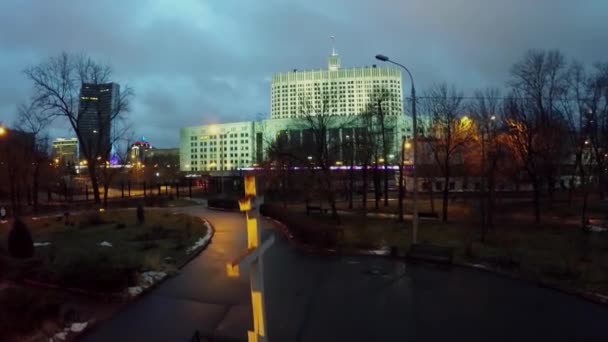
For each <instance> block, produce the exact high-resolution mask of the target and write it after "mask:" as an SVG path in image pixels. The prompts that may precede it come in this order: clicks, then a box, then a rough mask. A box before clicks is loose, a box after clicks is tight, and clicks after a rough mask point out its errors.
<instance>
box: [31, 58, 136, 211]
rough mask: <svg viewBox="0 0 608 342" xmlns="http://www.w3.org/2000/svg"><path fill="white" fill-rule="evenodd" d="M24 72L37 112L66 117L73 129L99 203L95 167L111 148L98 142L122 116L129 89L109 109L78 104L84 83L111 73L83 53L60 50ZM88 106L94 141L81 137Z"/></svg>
mask: <svg viewBox="0 0 608 342" xmlns="http://www.w3.org/2000/svg"><path fill="white" fill-rule="evenodd" d="M24 73H25V75H26V77H27V78H28V79H30V80H31V81H32V82H33V84H34V91H35V95H34V100H35V103H36V104H37V105H38V106H39V109H40V113H41V114H42V115H44V116H45V117H47V118H49V119H55V118H61V119H62V120H66V121H67V122H68V123H69V124H70V126H71V127H72V129H73V130H74V133H75V134H76V137H77V138H78V140H79V142H80V152H81V153H82V154H83V155H84V157H85V159H86V160H87V165H88V171H89V177H90V180H91V184H92V187H93V194H94V197H95V202H96V203H100V202H101V198H100V193H99V183H98V178H97V169H98V166H99V165H103V164H105V162H106V161H108V155H109V153H110V149H111V147H108V146H106V145H105V144H102V143H101V140H102V139H103V137H106V136H108V135H109V134H110V132H107V127H112V125H113V123H115V122H117V121H118V120H120V119H121V118H123V117H124V116H125V115H126V113H127V112H128V111H129V100H130V99H131V97H132V95H133V92H132V90H131V89H130V88H129V87H126V88H125V89H123V90H122V92H121V93H120V96H119V98H118V99H116V101H115V103H114V106H110V107H111V109H109V108H102V106H101V105H100V104H99V101H97V102H95V101H85V102H84V103H85V105H81V101H80V97H81V96H80V94H81V88H82V86H83V85H84V84H93V85H99V84H105V83H108V82H110V80H111V75H112V72H111V68H110V67H109V66H107V65H102V64H99V63H97V62H96V61H94V60H92V59H91V58H90V57H87V56H86V55H84V54H80V55H73V54H67V53H62V54H61V55H59V56H57V57H51V58H49V60H47V61H45V62H43V63H40V64H38V65H36V66H33V67H30V68H27V69H26V70H25V71H24ZM95 103H96V104H95ZM88 106H95V107H96V108H94V109H93V110H95V111H96V112H97V120H96V124H97V125H98V134H97V137H98V139H97V140H98V141H97V143H91V142H89V141H88V140H87V139H85V133H84V132H83V131H82V127H81V121H82V120H83V119H84V116H85V113H87V112H88V111H90V110H91V108H87V107H88ZM108 109H109V110H110V111H111V112H110V113H108V114H109V115H102V111H106V110H108Z"/></svg>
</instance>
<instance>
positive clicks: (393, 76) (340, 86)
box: [270, 51, 403, 119]
mask: <svg viewBox="0 0 608 342" xmlns="http://www.w3.org/2000/svg"><path fill="white" fill-rule="evenodd" d="M380 89H386V90H388V91H390V92H391V93H392V94H393V96H391V98H390V99H389V100H388V101H387V103H386V105H387V108H390V113H388V114H389V115H395V116H396V115H402V114H403V103H402V98H403V93H402V89H401V70H400V69H397V68H393V67H377V66H376V65H372V66H369V67H362V68H347V69H341V68H340V58H339V56H338V54H337V53H336V52H335V51H333V52H332V54H331V55H330V56H329V61H328V68H327V69H326V70H309V71H299V70H297V69H296V70H293V71H291V72H285V73H278V74H275V75H274V76H273V77H272V84H271V95H270V96H271V99H270V103H271V105H270V118H271V119H288V118H296V117H298V116H301V115H302V113H305V112H307V111H309V110H310V108H306V104H305V103H306V102H310V101H321V100H322V99H323V98H324V97H325V98H327V97H333V101H332V106H331V108H330V109H329V110H328V111H329V113H323V114H331V115H355V114H359V113H361V112H363V111H365V109H366V107H367V105H368V103H369V101H370V98H372V96H373V94H374V92H375V91H378V90H380Z"/></svg>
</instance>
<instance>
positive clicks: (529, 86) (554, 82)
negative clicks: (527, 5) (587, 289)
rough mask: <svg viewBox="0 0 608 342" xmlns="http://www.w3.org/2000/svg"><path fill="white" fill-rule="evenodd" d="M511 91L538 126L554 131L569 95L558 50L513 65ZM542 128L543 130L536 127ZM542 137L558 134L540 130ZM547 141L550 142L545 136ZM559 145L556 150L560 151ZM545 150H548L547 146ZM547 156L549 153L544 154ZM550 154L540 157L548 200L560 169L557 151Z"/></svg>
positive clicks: (530, 54) (538, 52)
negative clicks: (566, 96)
mask: <svg viewBox="0 0 608 342" xmlns="http://www.w3.org/2000/svg"><path fill="white" fill-rule="evenodd" d="M511 76H512V79H511V82H510V84H511V87H512V88H513V89H514V90H516V91H517V94H518V95H519V96H521V97H525V98H526V105H527V106H529V107H530V108H529V110H531V111H532V112H533V114H534V116H535V118H536V120H537V121H539V122H538V123H539V124H541V125H542V124H544V123H545V122H551V123H557V124H558V125H554V126H553V128H558V127H559V126H560V125H561V124H563V123H564V122H563V113H562V111H561V110H560V101H561V99H562V97H563V96H564V94H565V93H567V91H568V70H567V64H566V61H565V58H564V56H563V55H562V54H561V52H559V51H558V50H551V51H542V50H530V51H528V52H527V53H526V54H525V55H524V57H523V59H522V60H520V61H519V62H517V63H515V64H514V65H513V67H512V68H511ZM539 128H543V127H539ZM543 131H544V132H543V135H544V136H547V135H554V134H552V133H560V132H558V131H555V130H554V131H551V130H547V129H546V127H545V128H543ZM547 138H549V137H548V136H547ZM559 146H561V145H558V146H555V147H559ZM547 147H548V146H547ZM545 152H549V151H545ZM551 152H553V153H549V154H543V155H541V156H540V157H541V158H543V159H544V160H543V162H542V164H543V169H544V170H543V173H544V174H543V178H544V179H543V181H545V182H546V184H547V190H548V191H549V196H550V198H553V192H554V187H555V183H556V180H557V179H558V178H559V173H560V172H559V167H560V166H561V162H562V159H561V157H562V156H561V155H560V153H562V152H563V149H562V150H559V149H554V150H553V151H551Z"/></svg>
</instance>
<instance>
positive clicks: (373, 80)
mask: <svg viewBox="0 0 608 342" xmlns="http://www.w3.org/2000/svg"><path fill="white" fill-rule="evenodd" d="M378 89H387V90H389V91H390V92H391V94H392V98H391V99H390V100H389V101H387V102H386V105H387V108H389V109H390V112H389V113H387V114H388V115H389V116H390V117H391V118H392V119H393V120H395V122H396V126H395V127H396V129H395V130H394V131H393V134H394V137H393V138H392V141H393V142H394V144H395V151H398V146H399V144H400V142H401V137H402V136H403V135H408V136H409V135H410V134H411V128H410V125H407V124H406V119H405V117H404V115H403V92H402V87H401V70H400V69H397V68H393V67H377V66H376V65H373V66H369V67H361V68H347V69H342V68H340V58H339V56H338V54H337V53H336V52H335V50H333V51H332V53H331V54H330V55H329V61H328V68H327V69H326V70H309V71H299V70H293V71H290V72H285V73H278V74H275V75H274V76H273V77H272V83H271V101H270V104H271V109H270V119H266V120H260V121H250V122H235V123H223V124H211V125H201V126H192V127H184V128H182V129H181V130H180V170H181V171H186V172H187V171H193V172H208V171H233V170H240V169H245V168H250V167H254V166H257V163H259V162H260V161H261V159H262V158H264V157H265V155H264V151H265V150H266V147H267V146H268V144H269V143H270V142H271V141H272V140H274V139H275V138H276V137H277V135H278V134H279V132H282V131H290V130H294V126H293V125H294V122H295V121H297V120H298V117H299V116H301V115H302V113H303V111H304V110H305V109H304V108H302V107H303V106H302V104H303V103H305V101H309V103H311V102H314V101H320V100H321V97H322V96H327V95H326V94H331V96H335V97H334V99H335V103H333V104H332V106H331V112H330V113H326V114H331V115H337V116H342V117H345V118H346V117H352V116H353V115H358V114H360V113H361V112H363V111H364V110H365V108H366V106H367V105H368V103H369V101H370V98H371V96H372V94H373V92H374V91H375V90H378ZM303 99H305V101H303ZM336 134H337V135H338V136H339V137H340V139H344V137H348V134H349V133H347V132H346V131H344V132H343V130H342V129H339V130H338V132H336ZM290 136H297V137H298V139H300V138H299V137H301V136H302V134H301V133H297V134H296V135H290ZM302 139H303V138H302Z"/></svg>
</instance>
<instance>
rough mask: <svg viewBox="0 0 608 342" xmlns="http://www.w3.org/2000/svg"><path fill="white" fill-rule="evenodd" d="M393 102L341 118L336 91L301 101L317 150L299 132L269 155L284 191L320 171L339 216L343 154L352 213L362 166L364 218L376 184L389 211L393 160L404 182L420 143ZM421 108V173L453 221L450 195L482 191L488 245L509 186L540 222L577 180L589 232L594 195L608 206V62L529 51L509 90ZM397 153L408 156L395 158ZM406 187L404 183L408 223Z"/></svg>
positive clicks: (438, 99)
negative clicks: (456, 188) (411, 139)
mask: <svg viewBox="0 0 608 342" xmlns="http://www.w3.org/2000/svg"><path fill="white" fill-rule="evenodd" d="M394 97H395V94H393V93H391V92H390V91H389V90H387V89H384V88H379V89H375V90H374V92H373V94H372V95H371V97H370V100H369V103H368V106H367V108H366V109H365V110H364V111H363V112H362V113H353V114H357V115H353V116H352V117H350V118H344V117H338V116H335V115H332V113H333V108H335V107H336V106H337V105H338V103H339V101H340V100H341V98H340V96H339V95H338V93H337V92H332V91H331V89H330V91H321V90H320V89H317V90H316V92H315V94H312V95H311V96H301V101H300V106H299V109H300V111H299V119H298V120H295V122H296V123H294V125H293V127H292V128H293V129H297V130H301V131H306V132H308V134H309V135H310V137H311V144H312V148H311V149H306V148H302V146H303V145H302V143H303V142H302V143H298V144H295V145H294V144H293V143H292V141H291V140H292V139H290V137H289V134H290V133H289V132H285V133H284V134H283V135H280V137H282V138H280V139H277V140H275V141H273V142H271V143H270V148H269V149H268V155H267V157H268V158H267V159H268V163H269V165H272V166H274V168H273V170H275V174H276V176H277V177H275V178H276V180H277V181H279V182H281V184H282V188H283V189H288V188H289V184H287V183H289V179H290V177H289V173H290V172H291V171H290V170H291V169H292V167H293V166H298V165H314V168H313V167H311V172H316V173H317V174H315V177H312V176H311V177H310V180H315V181H318V184H317V186H316V188H317V189H318V190H319V193H320V194H321V195H322V197H323V198H324V199H325V200H327V202H328V203H329V205H330V206H331V208H332V212H333V214H334V216H336V217H337V213H336V209H335V208H336V205H335V201H336V198H335V190H336V180H335V179H334V178H335V177H336V173H332V172H330V168H331V166H333V165H335V162H336V160H338V158H337V157H335V156H334V155H332V153H331V152H332V150H341V151H342V156H341V158H340V159H339V160H340V161H341V162H343V163H346V164H345V165H350V170H349V171H350V172H349V181H348V182H347V183H348V184H349V186H348V188H349V191H350V196H348V201H349V206H351V207H352V198H353V196H352V193H353V192H354V190H355V186H354V183H355V182H354V181H353V179H354V178H355V177H354V176H353V169H354V166H355V165H357V166H361V167H362V168H361V172H360V173H359V174H358V176H359V179H360V181H361V182H362V183H363V189H364V190H363V191H362V193H361V194H362V198H361V200H362V207H363V209H364V211H365V210H366V208H367V191H366V190H367V188H368V183H371V184H373V188H374V194H375V199H376V202H375V203H376V208H377V207H378V206H379V205H380V203H381V197H380V194H381V193H383V195H384V205H388V192H389V191H388V184H389V177H390V175H391V172H389V170H388V169H387V165H389V158H390V156H393V157H394V156H397V158H395V160H394V162H393V164H397V163H398V164H400V165H401V168H400V171H399V172H400V174H401V178H400V179H403V178H404V177H403V174H404V173H406V172H405V171H404V170H403V168H404V167H403V161H405V159H406V158H405V153H403V152H404V150H403V148H404V146H405V142H406V134H407V135H408V136H409V135H410V134H411V133H405V131H399V132H396V133H397V134H395V129H397V127H398V125H397V121H396V120H395V116H394V115H392V113H393V112H392V111H391V108H390V106H391V105H392V104H393V103H395V102H394V101H393V100H394ZM418 105H419V107H420V108H421V110H420V112H421V114H420V117H419V120H420V123H419V126H420V135H419V136H420V140H419V141H418V142H417V143H418V145H419V146H418V148H419V151H421V152H420V153H419V161H418V164H419V165H420V166H419V167H420V170H419V172H423V173H422V174H421V178H422V179H423V180H424V181H425V183H427V185H426V186H427V187H429V188H431V187H432V181H433V180H435V179H436V178H439V179H440V180H441V182H438V183H441V186H442V189H440V191H441V193H442V196H441V197H442V198H441V200H442V206H441V218H442V219H443V220H444V221H447V220H448V204H449V197H450V191H451V189H450V188H451V184H453V180H454V179H455V178H456V177H467V178H471V179H475V182H476V183H477V184H478V185H477V186H476V193H477V194H478V196H479V212H480V216H481V220H480V221H481V226H482V239H483V238H484V237H485V233H486V231H487V229H488V227H491V226H492V225H493V220H494V218H493V216H494V214H493V212H494V206H495V198H496V191H497V187H498V186H499V185H500V184H505V183H508V184H514V185H515V188H517V189H519V188H520V184H521V185H527V186H529V187H530V190H531V191H530V192H529V193H530V195H531V200H532V202H533V206H532V207H533V215H534V218H535V221H536V222H540V220H541V216H542V215H541V208H542V206H541V200H542V198H544V196H545V195H546V196H547V197H548V198H549V199H552V198H553V197H554V193H555V190H556V184H560V182H563V180H564V179H565V178H569V179H570V181H569V182H568V183H569V186H568V189H569V190H568V191H569V193H570V196H572V195H573V193H574V192H578V193H580V194H582V195H583V207H582V208H581V209H582V212H581V220H582V223H583V224H585V221H586V206H587V201H588V196H589V193H590V192H591V191H592V190H593V189H597V192H598V194H599V196H600V197H601V198H604V196H605V191H606V190H607V185H608V184H607V183H608V182H607V180H606V168H607V166H608V165H606V163H607V162H608V149H607V148H608V63H603V64H602V63H599V64H596V65H594V66H593V67H591V68H588V69H586V68H585V67H584V66H583V65H582V64H581V63H578V62H576V61H572V62H570V61H567V60H566V57H564V55H563V54H562V53H560V52H559V51H543V50H530V51H528V52H527V53H526V54H525V55H524V56H523V57H522V58H521V60H519V61H517V62H516V63H514V64H513V65H512V67H511V69H510V80H509V82H508V84H507V85H506V88H505V90H502V91H501V90H500V89H496V88H488V89H483V90H479V91H476V92H475V93H474V96H472V97H465V96H464V94H463V92H461V91H459V90H457V89H456V87H454V86H449V85H447V84H438V85H435V86H432V87H430V88H429V89H428V90H426V91H425V92H423V93H422V96H421V97H420V98H419V99H418ZM332 129H333V130H336V129H340V130H341V132H342V133H341V134H342V137H341V139H339V140H336V139H332V133H331V131H332ZM345 132H348V134H347V133H345ZM395 139H399V142H400V144H399V143H397V144H396V143H395V141H394V140H395ZM395 146H402V147H401V148H397V149H396V150H395ZM399 156H401V157H399ZM307 158H308V160H307ZM424 166H427V167H426V168H425V167H424ZM370 170H371V172H372V174H371V175H370V174H369V171H370ZM425 171H427V172H428V174H424V172H425ZM370 178H371V180H370ZM404 183H405V182H404V181H399V187H400V191H399V195H398V197H399V213H400V216H401V215H402V213H403V204H402V203H403V196H404V194H405V191H404V188H403V184H404ZM418 186H420V184H419V185H418ZM285 191H287V190H285Z"/></svg>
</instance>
